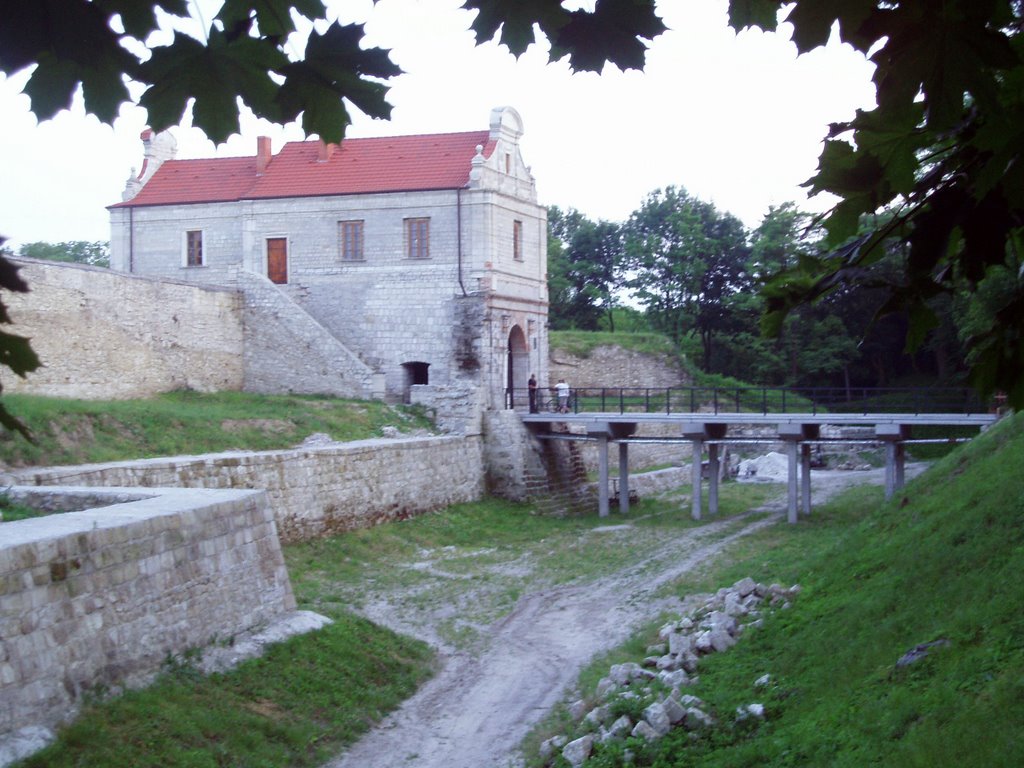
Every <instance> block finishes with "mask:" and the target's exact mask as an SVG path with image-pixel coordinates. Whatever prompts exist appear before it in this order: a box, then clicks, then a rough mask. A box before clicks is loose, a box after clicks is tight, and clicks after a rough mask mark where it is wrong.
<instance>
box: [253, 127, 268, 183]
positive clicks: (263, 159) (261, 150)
mask: <svg viewBox="0 0 1024 768" xmlns="http://www.w3.org/2000/svg"><path fill="white" fill-rule="evenodd" d="M270 157H271V155H270V137H269V136H258V137H257V138H256V175H257V176H262V175H263V173H264V172H265V171H266V170H267V166H268V165H270Z"/></svg>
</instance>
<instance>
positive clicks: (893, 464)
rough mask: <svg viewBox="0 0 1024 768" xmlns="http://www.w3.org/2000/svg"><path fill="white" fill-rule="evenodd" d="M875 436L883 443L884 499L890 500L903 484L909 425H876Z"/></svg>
mask: <svg viewBox="0 0 1024 768" xmlns="http://www.w3.org/2000/svg"><path fill="white" fill-rule="evenodd" d="M875 436H876V437H877V438H878V439H879V440H881V441H883V442H884V443H885V499H886V501H888V500H889V499H891V498H892V497H893V496H894V495H895V494H896V491H898V490H899V489H900V488H902V487H903V485H904V483H905V478H906V474H905V466H906V457H907V453H906V446H905V445H904V444H903V441H904V440H907V439H909V437H910V425H909V424H877V425H876V426H875Z"/></svg>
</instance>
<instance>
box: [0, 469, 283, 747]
mask: <svg viewBox="0 0 1024 768" xmlns="http://www.w3.org/2000/svg"><path fill="white" fill-rule="evenodd" d="M9 493H10V494H11V496H12V497H13V498H14V499H15V500H17V499H20V498H23V497H27V496H30V495H31V496H34V497H35V498H36V500H38V497H39V494H40V492H39V491H38V490H37V489H25V490H22V489H18V488H12V489H10V490H9ZM48 495H49V496H50V497H51V498H52V499H58V501H56V502H54V504H55V505H56V506H62V505H65V506H66V503H65V501H60V500H59V499H60V497H62V496H64V497H72V503H73V504H77V503H82V502H83V501H92V502H94V503H95V502H96V501H104V502H105V503H106V504H107V506H102V507H92V508H90V509H83V510H81V511H76V512H65V513H62V514H55V515H50V516H48V517H42V518H35V519H29V520H19V521H15V522H7V523H3V524H0V530H2V535H0V638H2V644H0V764H3V758H4V754H5V752H6V751H7V749H6V746H5V742H9V741H11V739H12V737H16V736H17V735H18V734H19V733H22V734H24V732H25V730H26V729H28V730H32V729H35V731H39V729H49V728H52V727H54V726H56V725H58V724H60V723H61V722H64V721H66V720H68V719H69V718H71V717H72V716H73V715H74V714H75V712H76V711H77V709H78V707H79V706H80V705H81V702H82V697H83V696H84V695H85V694H87V693H89V692H97V693H102V692H103V691H105V690H109V691H116V690H118V689H121V688H123V687H127V686H138V685H142V684H145V683H147V682H148V681H149V680H151V679H152V678H153V676H154V675H155V674H156V673H157V672H158V671H159V670H160V668H161V665H162V664H163V663H164V662H165V661H166V660H167V659H168V658H169V657H173V656H177V655H179V654H182V653H184V652H185V651H186V650H188V649H190V648H200V647H203V646H206V645H208V644H210V643H211V642H213V641H216V640H224V641H228V640H231V639H232V638H233V637H235V636H237V635H240V634H243V633H246V632H248V631H251V630H253V629H256V628H259V627H262V626H266V625H269V624H271V623H273V622H275V621H278V620H280V619H281V618H282V617H284V616H286V615H287V614H289V613H290V612H293V611H294V609H295V599H294V597H293V596H292V591H291V584H290V582H289V579H288V572H287V570H286V568H285V564H284V557H283V555H282V553H281V546H280V542H279V540H278V537H277V530H276V527H275V525H274V519H273V516H272V514H271V510H270V506H269V504H268V500H267V496H266V493H264V492H263V491H243V490H234V491H211V490H202V489H161V490H142V489H138V488H110V489H105V490H97V489H95V488H88V489H87V488H53V489H49V491H48ZM15 741H16V739H15ZM36 746H39V745H38V744H37V745H36ZM14 756H15V757H16V756H17V755H14Z"/></svg>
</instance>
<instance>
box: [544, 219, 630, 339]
mask: <svg viewBox="0 0 1024 768" xmlns="http://www.w3.org/2000/svg"><path fill="white" fill-rule="evenodd" d="M621 261H622V240H621V236H620V233H619V225H618V224H615V223H612V222H609V221H598V222H594V221H591V220H590V219H588V218H587V217H586V216H584V215H583V214H582V213H580V212H579V211H577V210H576V209H574V208H570V209H569V210H567V211H564V212H563V211H562V210H561V209H560V208H558V206H551V207H550V208H549V209H548V298H549V301H550V307H551V309H550V318H551V325H552V327H553V328H555V329H557V330H566V329H569V328H575V329H579V330H585V331H594V330H597V328H598V326H599V324H600V320H601V317H602V315H603V316H604V318H605V320H606V322H607V323H608V325H609V326H610V328H609V330H615V328H614V316H613V314H612V310H613V309H614V308H615V304H616V299H615V296H616V291H617V289H618V287H619V286H618V279H619V278H618V275H619V265H620V262H621Z"/></svg>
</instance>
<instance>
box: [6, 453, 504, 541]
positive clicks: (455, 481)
mask: <svg viewBox="0 0 1024 768" xmlns="http://www.w3.org/2000/svg"><path fill="white" fill-rule="evenodd" d="M0 479H2V480H3V481H4V482H7V483H11V484H16V485H28V486H51V485H78V486H90V487H96V486H101V487H111V486H125V487H130V488H140V487H143V488H164V487H167V488H172V487H179V488H180V487H185V488H189V487H190V488H234V489H238V488H249V489H265V490H266V492H267V494H268V496H269V499H270V505H271V508H272V509H273V513H274V518H275V520H276V523H277V530H278V533H279V535H280V537H281V539H282V541H285V542H292V541H301V540H305V539H310V538H315V537H318V536H325V535H329V534H332V533H337V532H340V531H346V530H353V529H356V528H366V527H369V526H372V525H376V524H377V523H381V522H386V521H390V520H400V519H404V518H407V517H410V516H413V515H417V514H422V513H424V512H432V511H435V510H439V509H443V508H444V507H447V506H449V505H451V504H457V503H460V502H467V501H475V500H477V499H479V498H481V497H482V496H483V494H484V469H483V450H482V447H481V440H480V439H479V438H473V437H458V436H450V437H449V436H446V437H420V438H398V439H384V438H381V439H374V440H359V441H355V442H350V443H330V444H327V445H323V446H314V447H302V448H295V449H290V450H283V451H261V452H254V453H249V452H230V453H218V454H209V455H204V456H179V457H172V458H160V459H145V460H141V461H126V462H114V463H110V464H93V465H85V466H78V467H50V468H46V469H25V470H18V471H15V472H12V473H9V474H7V475H5V476H4V478H0Z"/></svg>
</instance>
